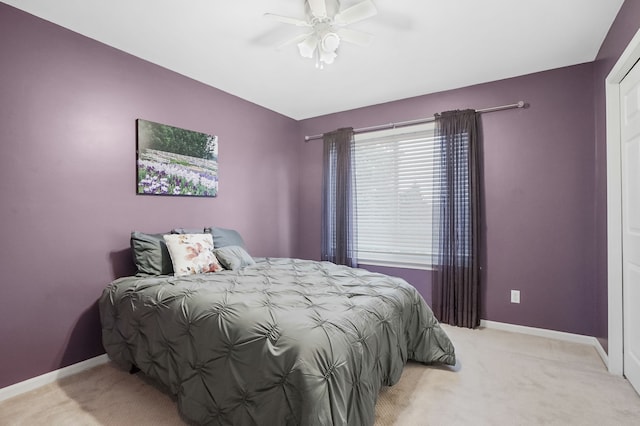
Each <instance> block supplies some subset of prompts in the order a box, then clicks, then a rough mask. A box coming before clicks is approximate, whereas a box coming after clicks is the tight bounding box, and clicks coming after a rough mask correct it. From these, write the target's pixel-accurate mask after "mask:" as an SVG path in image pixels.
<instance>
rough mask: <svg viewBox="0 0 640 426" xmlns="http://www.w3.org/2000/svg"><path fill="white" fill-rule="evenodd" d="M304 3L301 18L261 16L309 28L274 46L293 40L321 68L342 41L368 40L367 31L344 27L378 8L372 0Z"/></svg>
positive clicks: (362, 43) (307, 0)
mask: <svg viewBox="0 0 640 426" xmlns="http://www.w3.org/2000/svg"><path fill="white" fill-rule="evenodd" d="M305 5H306V10H307V16H306V18H305V19H297V18H290V17H288V16H282V15H275V14H273V13H265V15H264V16H266V17H268V18H271V19H274V20H276V21H279V22H283V23H285V24H291V25H296V26H298V27H305V28H309V29H310V31H308V32H306V33H304V34H300V35H298V36H296V37H294V38H293V39H291V40H287V41H285V42H284V43H281V44H280V45H279V46H278V48H281V47H284V46H287V45H290V44H293V43H297V45H298V50H299V51H300V55H301V56H302V57H304V58H315V60H316V67H317V68H320V69H322V68H323V67H324V64H332V63H333V61H334V59H335V58H336V57H337V56H338V55H337V51H338V48H339V47H340V43H341V42H342V41H345V42H348V43H353V44H357V45H360V46H366V45H368V44H369V43H371V40H372V39H373V36H372V35H371V34H368V33H365V32H362V31H358V30H353V29H349V28H346V27H347V26H348V25H351V24H354V23H356V22H360V21H362V20H364V19H367V18H370V17H372V16H374V15H376V14H377V13H378V10H377V9H376V6H375V4H374V3H373V1H371V0H363V1H361V2H360V3H356V4H354V5H353V6H350V7H347V8H346V9H344V10H339V9H340V2H339V0H305Z"/></svg>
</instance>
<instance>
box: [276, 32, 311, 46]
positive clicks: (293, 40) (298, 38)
mask: <svg viewBox="0 0 640 426" xmlns="http://www.w3.org/2000/svg"><path fill="white" fill-rule="evenodd" d="M312 34H313V33H307V34H300V35H297V36H295V37H293V38H290V39H289V40H285V41H283V42H282V43H280V44H279V45H277V46H276V50H280V49H282V48H283V47H286V46H289V45H290V44H294V43H300V42H301V41H303V40H304V39H306V38H307V37H309V36H310V35H312Z"/></svg>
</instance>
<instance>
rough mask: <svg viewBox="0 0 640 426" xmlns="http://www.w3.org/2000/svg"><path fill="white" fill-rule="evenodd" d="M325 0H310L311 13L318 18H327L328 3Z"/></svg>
mask: <svg viewBox="0 0 640 426" xmlns="http://www.w3.org/2000/svg"><path fill="white" fill-rule="evenodd" d="M324 1H325V0H308V2H309V8H310V9H311V14H312V15H313V16H315V17H316V18H325V17H326V16H327V5H326V4H325V3H324Z"/></svg>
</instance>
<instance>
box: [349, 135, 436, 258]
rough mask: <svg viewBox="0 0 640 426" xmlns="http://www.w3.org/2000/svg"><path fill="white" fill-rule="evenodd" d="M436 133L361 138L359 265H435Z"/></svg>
mask: <svg viewBox="0 0 640 426" xmlns="http://www.w3.org/2000/svg"><path fill="white" fill-rule="evenodd" d="M434 131H435V124H434V123H427V124H421V125H418V126H410V127H404V128H398V129H390V130H383V131H376V132H368V133H360V134H357V135H356V136H355V180H356V206H355V210H356V218H357V220H356V223H357V228H356V247H357V257H358V263H364V264H373V265H387V266H400V267H410V268H428V267H429V266H430V265H432V264H433V262H432V256H433V247H437V246H436V244H435V243H436V242H437V241H435V240H434V238H437V235H434V232H433V223H432V218H433V212H432V210H433V207H434V202H435V201H436V195H437V194H438V191H439V185H438V182H439V164H440V152H439V151H440V148H439V143H438V142H437V141H436V139H435V135H434ZM438 198H439V197H438Z"/></svg>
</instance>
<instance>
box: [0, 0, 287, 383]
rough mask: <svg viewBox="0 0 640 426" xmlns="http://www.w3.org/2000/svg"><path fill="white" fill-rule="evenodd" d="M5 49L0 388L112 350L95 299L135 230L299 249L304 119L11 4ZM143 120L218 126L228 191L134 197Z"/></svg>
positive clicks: (122, 265) (278, 250) (120, 266)
mask: <svg viewBox="0 0 640 426" xmlns="http://www.w3.org/2000/svg"><path fill="white" fill-rule="evenodd" d="M0 52H2V67H1V70H0V199H1V200H2V203H1V204H0V218H1V222H0V223H1V225H0V227H1V231H2V232H1V233H2V237H3V243H1V244H0V259H1V260H0V261H1V262H2V263H1V265H2V285H1V286H0V288H1V290H0V304H1V306H0V347H1V348H2V349H1V350H0V388H2V387H4V386H8V385H10V384H13V383H16V382H19V381H22V380H25V379H28V378H31V377H34V376H37V375H39V374H43V373H46V372H49V371H52V370H55V369H57V368H60V367H63V366H66V365H69V364H72V363H75V362H78V361H82V360H85V359H87V358H90V357H93V356H96V355H99V354H101V353H104V350H103V348H102V345H101V342H100V325H99V318H98V311H97V307H96V300H97V298H98V297H99V296H100V293H101V291H102V289H103V288H104V287H105V285H106V284H107V283H109V282H110V281H111V280H112V279H113V278H114V277H117V276H121V275H125V274H129V273H130V272H131V271H132V263H131V260H130V252H129V250H128V244H129V233H130V232H131V231H132V230H139V231H145V232H161V231H165V230H168V229H171V228H173V227H179V226H184V227H196V226H206V225H217V226H223V227H232V228H236V229H238V230H239V231H240V232H241V233H242V234H243V236H244V237H245V239H246V242H247V245H248V248H249V251H250V252H251V253H252V254H254V255H258V256H260V255H263V256H264V255H270V256H292V255H293V254H294V252H293V249H294V246H295V238H296V225H295V224H296V220H297V206H298V201H297V194H298V188H297V176H298V171H297V165H296V164H297V162H296V158H295V157H296V152H295V151H294V150H291V149H290V147H291V146H292V145H294V144H297V143H299V141H298V139H297V134H298V133H297V132H298V127H299V124H298V123H297V122H296V121H294V120H292V119H289V118H286V117H283V116H281V115H279V114H276V113H274V112H272V111H269V110H266V109H264V108H261V107H258V106H256V105H254V104H251V103H248V102H246V101H243V100H241V99H239V98H236V97H234V96H231V95H228V94H226V93H224V92H221V91H219V90H216V89H213V88H211V87H208V86H205V85H203V84H200V83H198V82H195V81H193V80H190V79H188V78H185V77H183V76H180V75H178V74H175V73H173V72H170V71H167V70H166V69H163V68H160V67H158V66H155V65H152V64H150V63H148V62H145V61H142V60H140V59H137V58H135V57H133V56H130V55H127V54H125V53H122V52H120V51H118V50H115V49H112V48H110V47H107V46H105V45H102V44H100V43H97V42H95V41H93V40H90V39H88V38H85V37H83V36H80V35H78V34H75V33H73V32H71V31H68V30H65V29H62V28H60V27H58V26H55V25H52V24H50V23H48V22H45V21H43V20H40V19H37V18H35V17H33V16H31V15H28V14H26V13H23V12H21V11H18V10H16V9H14V8H12V7H9V6H7V5H4V4H0ZM136 118H145V119H148V120H152V121H157V122H161V123H166V124H171V125H174V126H178V127H183V128H187V129H192V130H197V131H201V132H207V133H213V134H217V135H218V136H219V137H220V146H219V155H220V161H219V167H220V170H219V178H220V193H219V196H218V197H216V198H188V197H153V196H139V195H136V194H135V160H136V158H135V120H136ZM256 212H260V214H259V215H257V214H256Z"/></svg>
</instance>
